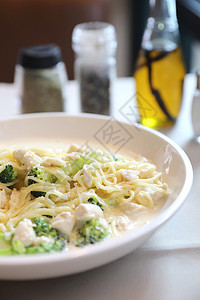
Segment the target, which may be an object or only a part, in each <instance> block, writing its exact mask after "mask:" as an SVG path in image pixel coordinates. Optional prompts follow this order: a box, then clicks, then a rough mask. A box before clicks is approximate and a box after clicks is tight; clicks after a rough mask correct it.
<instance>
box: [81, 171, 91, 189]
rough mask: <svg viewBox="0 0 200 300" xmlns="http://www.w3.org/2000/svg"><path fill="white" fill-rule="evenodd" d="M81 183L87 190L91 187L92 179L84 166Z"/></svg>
mask: <svg viewBox="0 0 200 300" xmlns="http://www.w3.org/2000/svg"><path fill="white" fill-rule="evenodd" d="M83 182H84V184H85V186H86V187H87V188H90V187H91V186H92V178H91V176H90V174H89V173H88V171H87V169H86V168H85V166H84V167H83Z"/></svg>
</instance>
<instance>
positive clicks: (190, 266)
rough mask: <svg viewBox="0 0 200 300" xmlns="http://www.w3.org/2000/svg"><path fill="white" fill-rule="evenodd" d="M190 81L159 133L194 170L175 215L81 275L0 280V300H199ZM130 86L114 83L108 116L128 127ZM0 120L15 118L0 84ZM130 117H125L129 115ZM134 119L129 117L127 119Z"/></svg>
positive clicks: (198, 165) (199, 209) (9, 93)
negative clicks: (172, 120)
mask: <svg viewBox="0 0 200 300" xmlns="http://www.w3.org/2000/svg"><path fill="white" fill-rule="evenodd" d="M194 89H195V77H194V75H193V74H188V75H187V76H186V78H185V84H184V93H183V95H184V96H183V105H182V109H181V113H180V116H179V118H178V121H177V123H176V124H175V126H174V127H172V128H170V129H169V128H168V129H163V130H162V132H163V133H164V134H166V135H167V136H169V137H170V138H172V139H173V140H174V141H175V142H176V143H177V144H179V145H180V146H181V147H182V148H183V149H184V151H185V152H186V153H187V154H188V156H189V158H190V160H191V162H192V165H193V168H194V182H193V186H192V190H191V192H190V194H189V197H188V199H187V200H186V202H185V204H184V205H183V207H182V208H181V209H180V210H179V212H178V213H177V214H176V215H175V216H174V217H173V218H172V219H171V220H170V221H169V222H168V223H167V224H165V225H164V226H163V227H162V228H161V229H160V230H159V231H158V232H156V233H155V234H154V235H153V236H152V237H151V238H150V239H149V240H148V241H147V242H146V243H145V244H144V245H143V246H141V247H140V248H139V249H137V250H135V251H134V252H132V253H130V254H129V255H127V256H125V257H123V258H120V259H118V260H117V261H114V262H112V263H110V264H107V265H105V266H102V267H99V268H96V269H93V270H91V271H87V272H84V273H81V274H76V275H71V276H65V277H60V278H54V279H45V280H35V281H26V282H24V281H18V282H17V281H0V299H4V300H7V299H9V300H10V299H29V300H32V299H34V300H35V299H37V300H40V299H49V300H51V299H58V300H62V299H81V300H82V299H83V300H85V299H86V300H90V299H92V300H95V299H105V300H107V299H108V300H112V299H113V300H114V299H115V300H121V299H126V300H129V299H136V300H137V299H139V300H147V299H148V300H154V299H159V300H165V299H166V300H173V299H176V300H179V299H181V300H197V299H200V278H199V274H200V199H199V192H200V184H199V180H200V172H199V171H200V159H199V156H200V145H198V144H197V143H196V142H195V141H194V139H193V132H192V127H191V120H190V106H191V100H192V95H193V92H194ZM134 90H135V87H134V81H133V79H132V78H120V79H118V80H117V82H116V86H115V89H114V99H115V102H114V105H112V117H113V118H115V119H117V120H121V121H125V122H130V119H129V117H128V112H127V111H125V110H124V107H125V106H126V107H128V108H129V109H131V108H130V107H129V103H132V104H130V105H133V106H132V112H133V110H134V104H133V103H134V101H132V99H134ZM0 108H1V110H0V118H6V117H10V116H13V115H16V114H18V113H20V105H19V100H18V99H17V97H16V88H15V86H14V85H13V84H3V83H2V84H0ZM67 109H68V112H69V113H76V112H77V111H78V110H79V101H78V92H77V85H76V82H74V81H72V82H69V86H68V105H67ZM129 115H130V114H129ZM133 115H134V114H132V116H133Z"/></svg>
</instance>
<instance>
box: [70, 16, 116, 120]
mask: <svg viewBox="0 0 200 300" xmlns="http://www.w3.org/2000/svg"><path fill="white" fill-rule="evenodd" d="M72 47H73V50H74V52H75V54H76V59H75V68H74V69H75V78H76V79H77V81H78V83H79V90H80V101H81V109H82V112H85V113H97V114H103V115H109V114H110V105H111V99H112V85H113V80H114V78H115V77H116V59H115V54H116V48H117V40H116V32H115V28H114V27H113V26H112V25H111V24H108V23H103V22H89V23H82V24H78V25H76V26H75V28H74V30H73V34H72Z"/></svg>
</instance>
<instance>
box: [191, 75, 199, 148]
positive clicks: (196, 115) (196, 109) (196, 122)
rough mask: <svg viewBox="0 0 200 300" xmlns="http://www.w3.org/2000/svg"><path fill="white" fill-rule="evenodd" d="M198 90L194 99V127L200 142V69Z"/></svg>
mask: <svg viewBox="0 0 200 300" xmlns="http://www.w3.org/2000/svg"><path fill="white" fill-rule="evenodd" d="M196 81H197V83H196V90H195V92H194V96H193V99H192V111H191V114H192V127H193V132H194V137H195V140H196V141H197V142H198V143H199V144H200V71H197V72H196Z"/></svg>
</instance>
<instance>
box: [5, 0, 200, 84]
mask: <svg viewBox="0 0 200 300" xmlns="http://www.w3.org/2000/svg"><path fill="white" fill-rule="evenodd" d="M177 15H178V20H179V26H180V33H181V42H182V49H183V53H184V58H185V62H186V67H187V72H192V71H195V70H196V69H197V68H199V67H200V31H199V26H200V0H177ZM147 16H148V0H140V1H136V0H135V1H133V0H1V2H0V40H1V46H0V82H13V80H14V68H15V64H16V61H17V55H18V50H19V48H21V47H26V46H32V45H37V44H45V43H55V44H58V45H59V46H60V48H61V51H62V55H63V60H64V62H65V64H66V66H67V72H68V77H69V79H73V78H74V72H73V63H74V54H73V51H72V48H71V34H72V30H73V28H74V26H75V25H76V24H78V23H82V22H88V21H106V22H109V23H112V24H113V25H114V26H115V28H116V31H117V37H118V50H117V64H118V76H120V77H121V76H131V75H132V72H133V66H134V62H135V59H136V57H137V53H138V49H139V47H140V43H141V37H142V34H143V30H144V26H145V22H146V19H147Z"/></svg>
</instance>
